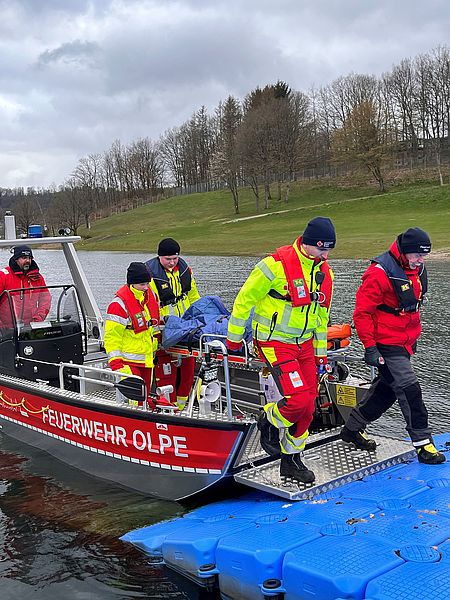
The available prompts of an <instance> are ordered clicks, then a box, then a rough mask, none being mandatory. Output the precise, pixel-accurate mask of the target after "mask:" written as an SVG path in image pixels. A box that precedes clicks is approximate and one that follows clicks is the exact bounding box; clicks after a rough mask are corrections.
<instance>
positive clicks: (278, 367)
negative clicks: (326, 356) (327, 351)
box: [258, 339, 318, 454]
mask: <svg viewBox="0 0 450 600" xmlns="http://www.w3.org/2000/svg"><path fill="white" fill-rule="evenodd" d="M258 351H259V353H260V355H261V358H263V359H264V361H265V362H266V364H267V366H268V368H269V370H270V372H271V373H272V375H273V377H274V379H275V382H276V384H277V386H278V389H279V390H280V392H281V394H282V395H283V396H284V397H283V398H282V399H281V400H279V401H278V402H269V403H268V404H266V405H265V407H264V410H265V411H266V414H267V419H268V421H269V423H271V424H272V425H274V426H275V427H277V428H278V429H280V446H281V450H282V452H284V453H286V454H294V453H297V452H300V451H301V450H303V448H304V447H305V443H306V438H307V437H308V427H309V425H310V423H311V421H312V418H313V413H314V401H315V399H316V396H317V385H318V379H317V366H316V361H315V357H314V349H313V342H312V339H310V340H307V341H306V342H304V343H303V344H299V345H297V344H285V343H283V342H276V341H268V342H258Z"/></svg>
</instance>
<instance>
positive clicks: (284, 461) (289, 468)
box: [280, 453, 316, 483]
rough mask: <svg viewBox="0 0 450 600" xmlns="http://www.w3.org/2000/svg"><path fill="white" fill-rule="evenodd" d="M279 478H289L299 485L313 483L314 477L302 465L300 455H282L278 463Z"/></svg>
mask: <svg viewBox="0 0 450 600" xmlns="http://www.w3.org/2000/svg"><path fill="white" fill-rule="evenodd" d="M280 475H281V477H290V478H291V479H296V480H297V481H300V482H301V483H313V482H314V480H315V478H316V476H315V475H314V473H313V472H312V471H310V470H309V469H308V467H307V466H306V465H304V464H303V463H302V459H301V455H300V453H298V454H284V453H283V454H282V455H281V462H280Z"/></svg>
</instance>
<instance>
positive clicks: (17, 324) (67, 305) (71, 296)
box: [0, 285, 86, 391]
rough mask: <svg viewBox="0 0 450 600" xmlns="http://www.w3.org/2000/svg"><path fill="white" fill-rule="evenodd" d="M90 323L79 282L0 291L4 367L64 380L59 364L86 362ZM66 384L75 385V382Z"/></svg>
mask: <svg viewBox="0 0 450 600" xmlns="http://www.w3.org/2000/svg"><path fill="white" fill-rule="evenodd" d="M39 302H41V306H39ZM33 319H34V320H33ZM85 329H86V326H85V323H84V320H83V317H82V313H81V311H80V308H79V301H78V297H77V291H76V288H75V286H74V285H64V286H46V287H37V288H27V289H25V290H24V289H17V290H5V291H4V292H2V294H1V295H0V372H1V373H4V374H6V375H12V376H16V377H21V378H24V379H27V380H29V381H45V382H47V383H49V384H50V385H54V386H59V370H58V366H57V364H58V363H61V362H73V363H75V364H81V363H82V362H83V356H84V355H85V354H86V337H85V334H84V331H85ZM67 384H68V389H72V390H73V391H76V389H75V388H76V387H77V384H76V382H74V381H69V380H68V382H67Z"/></svg>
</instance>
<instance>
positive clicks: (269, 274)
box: [256, 261, 275, 281]
mask: <svg viewBox="0 0 450 600" xmlns="http://www.w3.org/2000/svg"><path fill="white" fill-rule="evenodd" d="M256 266H257V268H258V269H259V270H260V271H261V273H262V274H263V275H265V276H266V277H267V279H268V280H269V281H273V280H274V279H275V275H274V274H273V272H272V271H271V270H270V269H269V267H268V266H267V265H266V263H265V262H264V261H261V262H259V263H258V264H257V265H256Z"/></svg>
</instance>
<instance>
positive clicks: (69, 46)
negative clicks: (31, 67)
mask: <svg viewBox="0 0 450 600" xmlns="http://www.w3.org/2000/svg"><path fill="white" fill-rule="evenodd" d="M98 53H99V46H98V44H96V43H93V42H86V41H84V42H83V41H81V40H74V41H73V42H67V43H65V44H62V45H61V46H59V47H58V48H55V49H53V50H46V51H45V52H42V54H40V55H39V56H38V60H37V64H38V65H41V66H42V65H49V64H51V63H53V62H58V61H62V62H66V63H68V62H77V63H82V62H88V63H90V64H93V63H92V62H91V61H92V59H95V57H96V55H97V54H98Z"/></svg>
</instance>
